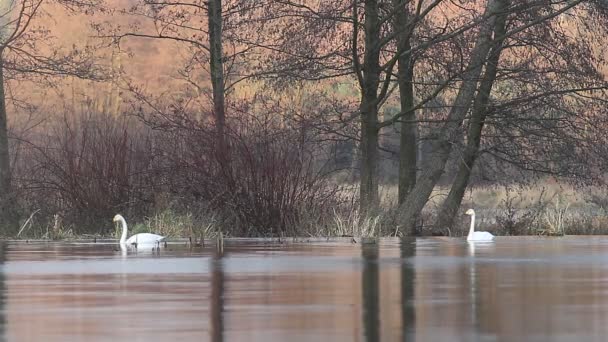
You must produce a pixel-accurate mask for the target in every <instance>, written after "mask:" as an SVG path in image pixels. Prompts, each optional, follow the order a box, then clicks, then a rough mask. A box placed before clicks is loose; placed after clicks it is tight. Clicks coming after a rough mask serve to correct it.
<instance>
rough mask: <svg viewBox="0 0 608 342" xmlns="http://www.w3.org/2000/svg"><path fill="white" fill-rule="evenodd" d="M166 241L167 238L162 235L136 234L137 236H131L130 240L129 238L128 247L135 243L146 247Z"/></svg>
mask: <svg viewBox="0 0 608 342" xmlns="http://www.w3.org/2000/svg"><path fill="white" fill-rule="evenodd" d="M164 239H165V237H164V236H162V235H157V234H150V233H140V234H135V235H133V236H131V237H130V238H128V239H127V241H126V243H127V245H132V244H134V243H137V244H138V245H145V244H154V243H157V242H160V241H163V240H164Z"/></svg>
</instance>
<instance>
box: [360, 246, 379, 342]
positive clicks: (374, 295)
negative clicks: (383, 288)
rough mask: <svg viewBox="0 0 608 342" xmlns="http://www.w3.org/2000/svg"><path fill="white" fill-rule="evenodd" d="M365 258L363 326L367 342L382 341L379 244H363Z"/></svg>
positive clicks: (362, 250) (362, 249) (362, 274)
mask: <svg viewBox="0 0 608 342" xmlns="http://www.w3.org/2000/svg"><path fill="white" fill-rule="evenodd" d="M361 246H362V247H361V254H362V256H363V271H362V272H361V277H362V283H361V284H362V288H363V290H362V291H361V292H362V294H363V326H364V331H365V341H366V342H377V341H380V330H379V329H380V317H379V314H380V313H379V305H380V295H379V288H380V286H379V282H380V279H379V270H378V244H377V243H363V244H362V245H361Z"/></svg>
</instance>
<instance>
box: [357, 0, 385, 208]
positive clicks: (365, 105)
mask: <svg viewBox="0 0 608 342" xmlns="http://www.w3.org/2000/svg"><path fill="white" fill-rule="evenodd" d="M379 43H380V20H379V13H378V1H377V0H366V1H365V56H364V60H363V66H362V71H363V82H362V85H361V88H362V89H361V94H362V95H361V104H360V106H359V110H360V112H361V144H360V148H361V180H360V190H359V191H360V193H359V201H360V212H361V214H362V215H365V214H366V213H368V212H369V211H370V210H374V209H375V208H376V207H377V205H378V156H379V154H378V131H379V129H378V85H379V83H380V72H381V69H380V46H379Z"/></svg>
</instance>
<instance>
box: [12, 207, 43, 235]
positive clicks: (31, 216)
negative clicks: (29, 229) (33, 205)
mask: <svg viewBox="0 0 608 342" xmlns="http://www.w3.org/2000/svg"><path fill="white" fill-rule="evenodd" d="M39 211H40V209H36V210H35V211H34V212H33V213H32V214H31V215H30V217H29V218H28V219H27V220H25V222H24V223H23V225H22V226H21V229H19V233H17V237H19V235H21V233H23V230H24V229H25V227H26V226H27V224H28V223H29V222H30V221H31V220H32V218H33V217H34V215H35V214H36V213H37V212H39Z"/></svg>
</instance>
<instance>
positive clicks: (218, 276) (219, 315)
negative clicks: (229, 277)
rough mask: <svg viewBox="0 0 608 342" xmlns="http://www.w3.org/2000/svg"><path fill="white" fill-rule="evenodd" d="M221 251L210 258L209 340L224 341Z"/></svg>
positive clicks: (214, 341)
mask: <svg viewBox="0 0 608 342" xmlns="http://www.w3.org/2000/svg"><path fill="white" fill-rule="evenodd" d="M223 256H224V255H223V253H221V252H218V253H215V254H214V256H213V258H212V260H211V301H210V303H211V309H210V310H209V311H210V316H211V341H213V342H222V341H224V269H223V265H222V258H223Z"/></svg>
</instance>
